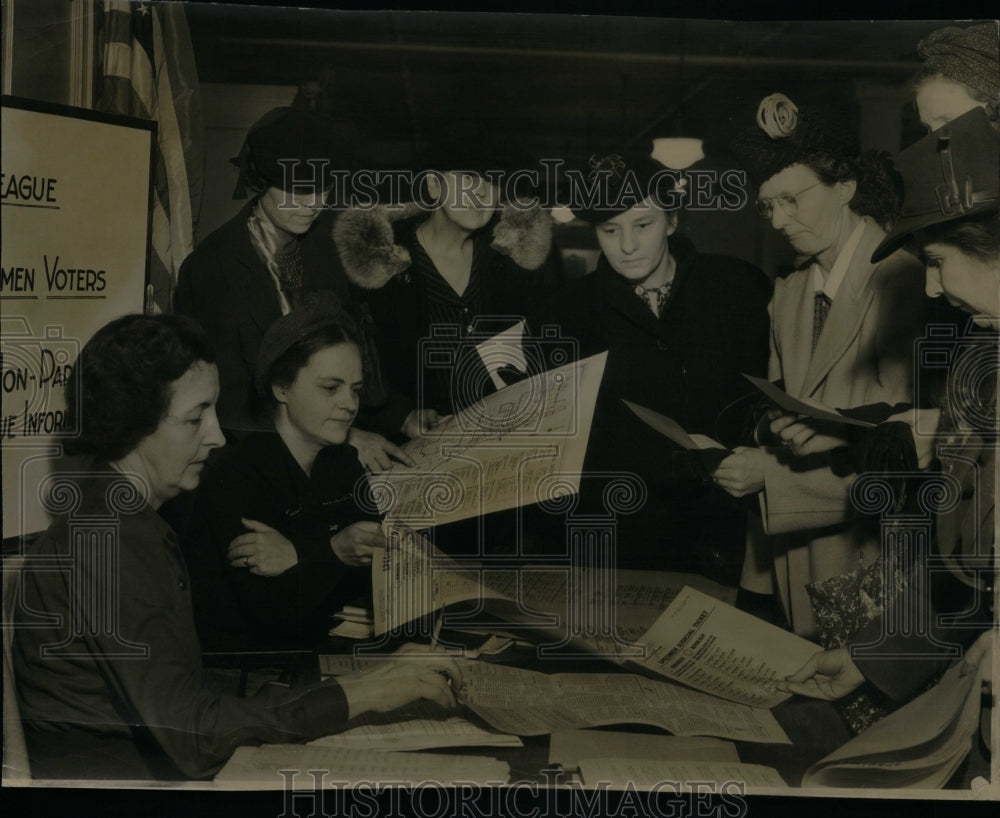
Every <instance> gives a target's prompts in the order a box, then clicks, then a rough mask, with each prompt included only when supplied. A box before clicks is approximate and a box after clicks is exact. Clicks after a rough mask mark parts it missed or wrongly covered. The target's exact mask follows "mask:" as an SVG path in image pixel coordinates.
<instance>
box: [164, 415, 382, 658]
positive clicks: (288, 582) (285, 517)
mask: <svg viewBox="0 0 1000 818" xmlns="http://www.w3.org/2000/svg"><path fill="white" fill-rule="evenodd" d="M363 475H364V471H363V469H362V468H361V464H360V463H359V462H358V460H357V453H356V451H355V450H354V449H353V448H352V447H350V446H346V445H342V446H328V447H327V448H325V449H323V450H322V451H321V452H320V453H319V455H318V456H317V458H316V462H315V463H314V464H313V468H312V473H311V474H310V475H309V476H307V475H306V474H305V472H304V471H302V468H301V467H300V466H299V464H298V463H297V462H296V460H295V459H294V458H293V457H292V454H291V452H289V450H288V447H287V446H285V443H284V441H282V439H281V438H280V437H279V436H278V434H277V433H275V432H270V433H267V432H261V433H258V434H254V435H251V436H250V437H248V438H246V439H245V440H242V441H240V442H239V443H238V444H236V445H235V446H233V447H231V448H229V449H227V450H224V451H223V452H222V455H221V456H220V457H219V458H218V459H217V460H216V461H215V462H213V463H210V464H209V465H208V466H206V468H205V472H204V474H203V475H202V480H201V484H200V486H199V487H198V491H197V495H196V498H195V502H194V511H193V514H192V519H191V521H190V523H189V525H188V527H187V528H186V530H185V531H184V532H183V534H182V541H183V544H184V550H185V554H186V556H187V559H188V563H189V565H190V566H191V576H192V584H193V587H192V595H193V599H194V611H195V621H196V624H197V626H198V633H199V635H200V637H201V641H202V649H203V650H204V651H206V652H217V651H251V650H262V651H268V650H300V649H308V648H314V647H316V645H318V644H319V643H320V642H321V641H322V639H323V637H324V636H326V634H327V632H328V631H329V629H330V627H331V626H332V625H333V624H335V623H333V622H331V619H330V615H331V614H332V613H335V612H336V611H337V610H339V609H340V608H341V607H342V606H343V604H344V603H345V602H350V601H352V600H354V599H356V598H358V597H364V596H365V595H366V594H370V593H371V572H370V570H369V569H367V568H364V569H363V568H355V567H350V566H347V565H345V564H344V563H342V562H341V561H340V560H339V559H338V558H337V556H336V555H335V554H334V552H333V549H332V548H331V546H330V538H331V537H332V536H333V535H334V534H335V533H336V532H338V531H340V530H343V529H344V528H346V527H347V526H349V525H351V524H353V523H355V522H358V521H360V520H377V519H378V517H377V515H375V514H373V513H367V514H366V513H365V512H363V511H362V510H361V509H359V508H358V506H357V505H356V504H355V502H354V490H355V484H356V483H357V481H358V480H359V478H362V477H363ZM241 517H246V518H249V519H252V520H257V521H258V522H262V523H264V524H266V525H269V526H271V527H272V528H274V529H277V530H278V531H280V532H281V533H282V534H283V535H284V536H285V537H287V538H288V539H289V540H290V541H291V542H292V544H293V545H294V546H295V550H296V553H297V554H298V564H296V565H294V566H292V567H291V568H289V569H288V570H287V571H284V572H283V573H281V574H279V575H277V576H274V577H263V576H257V575H255V574H252V573H250V571H249V570H248V569H246V568H234V567H232V566H230V564H229V560H228V559H226V551H227V549H228V547H229V543H230V542H232V541H233V540H234V539H235V538H236V537H238V536H239V535H241V534H245V533H247V532H248V531H249V529H247V528H246V527H245V526H244V525H243V524H242V523H241V522H240V518H241Z"/></svg>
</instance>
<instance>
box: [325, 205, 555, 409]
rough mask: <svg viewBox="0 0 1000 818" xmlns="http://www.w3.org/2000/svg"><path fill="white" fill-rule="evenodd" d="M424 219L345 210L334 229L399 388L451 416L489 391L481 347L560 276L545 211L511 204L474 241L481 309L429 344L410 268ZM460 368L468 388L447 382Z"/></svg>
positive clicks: (429, 330)
mask: <svg viewBox="0 0 1000 818" xmlns="http://www.w3.org/2000/svg"><path fill="white" fill-rule="evenodd" d="M508 211H509V212H508ZM425 218H426V213H423V212H422V211H420V210H419V209H418V208H416V207H414V206H409V207H407V208H404V209H403V210H401V211H398V212H396V211H388V210H387V209H385V208H375V209H373V210H363V211H362V210H349V211H346V212H345V213H343V214H342V215H341V216H340V217H339V218H338V220H337V223H336V227H335V231H334V235H335V239H336V245H337V250H338V252H339V254H340V257H341V260H342V262H343V264H344V269H345V271H346V273H347V275H348V276H349V277H350V279H351V281H352V282H353V283H355V284H357V285H358V286H359V287H360V288H361V289H362V290H363V291H364V299H365V301H366V302H367V303H368V305H369V308H370V310H371V314H372V316H373V318H374V322H375V325H376V327H377V338H378V350H379V358H380V360H381V361H382V367H383V372H384V374H385V376H386V380H387V382H388V383H389V384H391V387H392V390H393V392H395V393H399V394H400V395H403V396H405V397H406V399H407V403H408V406H409V408H411V409H412V408H425V409H437V410H438V411H439V412H441V413H449V414H450V413H451V412H452V411H454V410H455V408H457V407H462V406H465V405H468V404H469V403H471V402H473V401H474V400H476V399H478V398H479V397H482V396H483V395H484V394H489V392H491V391H493V387H492V386H491V381H490V380H489V378H488V376H487V373H486V370H485V368H484V367H483V366H481V364H480V363H479V360H478V357H477V356H476V354H475V352H474V347H475V345H476V344H477V343H479V342H480V341H483V340H486V339H487V338H489V337H491V336H493V335H495V334H496V333H497V332H499V331H501V330H503V329H506V328H508V327H510V326H513V325H514V324H515V323H516V322H517V320H518V319H520V318H525V317H526V316H527V313H528V312H529V310H530V307H531V305H532V304H533V303H536V302H537V299H538V298H539V297H541V295H542V294H543V293H544V292H546V291H548V290H550V289H551V288H552V287H553V285H554V282H558V281H561V274H562V268H561V262H560V260H559V257H558V253H557V252H556V251H555V250H554V247H553V245H552V237H551V222H550V219H549V217H548V215H547V214H546V213H544V212H543V211H522V212H514V211H513V210H510V209H505V210H504V212H503V214H502V215H501V216H500V217H499V218H498V220H497V221H496V223H495V224H493V223H491V225H492V227H491V226H487V228H484V230H483V231H481V232H480V233H478V234H477V235H475V236H474V237H473V242H474V258H475V261H474V266H475V267H476V269H477V270H478V274H479V276H480V281H481V286H482V289H481V297H480V303H481V309H480V310H479V312H478V314H475V315H473V314H472V313H471V311H469V310H466V312H465V313H464V314H463V315H462V321H461V324H460V325H459V326H458V334H457V336H456V335H454V334H452V335H450V336H448V339H447V340H444V341H441V342H435V343H433V344H429V343H427V341H426V340H425V339H430V338H431V337H432V335H434V333H435V328H434V323H433V318H432V316H431V314H430V309H429V307H428V294H427V290H426V288H425V286H424V283H423V279H422V277H421V275H419V274H418V273H417V272H416V271H415V270H414V269H413V265H414V262H413V257H414V255H415V254H416V253H418V252H420V251H419V249H418V241H417V238H416V235H415V231H416V229H417V227H418V226H419V225H420V223H421V222H422V221H423V220H424V219H425ZM469 365H471V367H470V368H469V369H468V371H466V369H465V368H466V367H467V366H469ZM456 369H458V370H461V371H463V372H465V377H464V378H463V384H465V385H470V384H471V387H470V388H464V387H463V388H460V389H456V390H453V389H452V388H451V385H452V381H451V374H452V372H454V371H455V370H456ZM401 421H402V417H401V418H400V422H401Z"/></svg>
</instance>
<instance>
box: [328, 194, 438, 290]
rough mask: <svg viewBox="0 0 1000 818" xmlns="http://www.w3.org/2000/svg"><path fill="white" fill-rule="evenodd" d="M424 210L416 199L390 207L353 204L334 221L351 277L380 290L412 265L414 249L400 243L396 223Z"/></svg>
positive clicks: (339, 250) (337, 242)
mask: <svg viewBox="0 0 1000 818" xmlns="http://www.w3.org/2000/svg"><path fill="white" fill-rule="evenodd" d="M421 212H423V211H422V210H421V208H420V205H418V204H417V203H416V202H410V203H409V204H406V205H404V206H403V207H402V208H392V209H389V208H388V207H386V206H385V205H376V206H375V207H373V208H370V209H361V208H351V209H350V210H345V211H344V212H343V213H341V214H340V215H339V216H338V217H337V220H336V221H335V222H334V223H333V243H334V244H335V245H336V246H337V254H338V255H339V256H340V262H341V264H343V265H344V271H345V272H346V273H347V277H348V278H349V279H350V280H351V281H353V282H354V283H355V284H357V285H358V286H359V287H361V288H362V289H365V290H378V289H380V288H382V287H384V286H385V285H386V284H388V283H389V279H391V278H392V277H393V276H397V275H399V274H400V273H401V272H403V271H404V270H406V269H407V268H408V267H409V266H410V262H411V259H410V251H409V250H407V249H406V248H405V247H401V246H400V245H398V244H396V237H395V235H394V234H393V229H392V226H393V224H394V223H395V222H398V221H403V220H404V219H410V218H413V217H414V216H416V215H418V214H419V213H421Z"/></svg>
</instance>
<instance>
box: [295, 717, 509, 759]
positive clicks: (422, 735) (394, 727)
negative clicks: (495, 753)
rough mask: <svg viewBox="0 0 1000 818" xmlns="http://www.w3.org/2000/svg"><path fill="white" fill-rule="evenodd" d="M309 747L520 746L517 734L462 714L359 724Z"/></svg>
mask: <svg viewBox="0 0 1000 818" xmlns="http://www.w3.org/2000/svg"><path fill="white" fill-rule="evenodd" d="M309 745H310V746H312V747H335V748H341V749H344V750H350V749H358V750H396V751H399V750H427V749H432V748H437V747H522V746H524V745H523V742H522V741H521V739H519V738H518V737H517V736H512V735H509V734H508V733H496V732H493V731H492V730H486V729H485V728H483V727H479V726H478V725H476V724H473V723H472V722H471V721H469V720H468V719H463V718H462V717H461V716H451V717H450V718H447V719H409V720H407V721H397V722H392V723H390V724H362V725H359V726H358V727H353V728H351V729H350V730H345V731H344V732H343V733H335V734H333V735H331V736H324V737H323V738H318V739H316V740H315V741H310V742H309Z"/></svg>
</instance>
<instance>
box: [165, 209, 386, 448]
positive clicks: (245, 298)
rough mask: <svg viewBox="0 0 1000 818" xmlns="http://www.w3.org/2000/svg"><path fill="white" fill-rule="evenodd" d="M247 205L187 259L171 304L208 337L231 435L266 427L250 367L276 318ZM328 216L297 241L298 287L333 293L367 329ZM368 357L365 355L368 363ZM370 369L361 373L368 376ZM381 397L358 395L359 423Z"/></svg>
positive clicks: (270, 283)
mask: <svg viewBox="0 0 1000 818" xmlns="http://www.w3.org/2000/svg"><path fill="white" fill-rule="evenodd" d="M253 206H254V202H253V201H252V202H250V203H249V204H247V205H246V207H244V208H243V209H242V210H240V212H239V213H238V214H237V215H236V216H234V217H233V218H232V219H230V220H229V221H228V222H226V223H225V224H224V225H222V227H220V228H218V229H217V230H215V231H214V232H213V233H211V234H210V235H209V236H208V237H207V238H206V239H205V240H204V241H203V242H202V243H201V244H199V245H198V247H197V248H195V251H194V252H193V253H191V255H190V256H188V257H187V259H185V261H184V263H183V264H182V265H181V270H180V275H179V278H178V282H177V291H176V293H175V300H174V308H175V310H176V311H177V312H179V313H181V314H182V315H188V316H190V317H192V318H194V319H195V320H196V321H197V322H198V323H199V324H201V326H202V327H203V328H204V329H205V331H206V332H207V333H208V337H209V338H210V339H211V341H212V346H213V348H214V349H215V354H216V356H217V360H218V365H219V402H218V407H217V411H218V415H219V422H220V424H221V425H222V427H223V429H225V430H226V431H227V433H230V432H236V433H237V435H239V434H240V433H242V434H246V433H247V432H248V431H254V430H261V429H266V428H267V427H268V426H269V423H268V422H267V421H265V420H262V419H261V417H260V411H259V410H260V406H259V399H258V398H257V395H256V393H255V391H254V368H255V366H256V364H257V352H258V350H259V349H260V342H261V340H262V339H263V338H264V333H265V332H267V330H268V328H269V327H270V326H271V324H273V323H274V322H275V321H276V320H277V319H278V318H280V317H281V307H280V304H279V301H278V294H277V291H276V290H275V286H274V281H273V280H272V279H271V275H270V273H269V272H268V270H267V267H266V266H265V264H264V262H262V261H261V259H260V257H259V256H258V255H257V251H256V250H255V249H254V247H253V244H252V243H251V241H250V232H249V230H248V229H247V219H248V218H249V216H250V214H251V212H252V210H253ZM332 222H333V215H332V214H331V213H329V212H324V213H323V214H321V215H320V216H319V218H318V219H317V220H316V223H315V224H313V226H312V228H311V229H310V230H309V232H308V233H306V234H305V236H303V237H302V238H301V239H300V248H301V253H302V268H303V287H302V291H303V293H304V294H305V293H310V292H316V291H319V290H325V291H330V292H333V293H334V294H335V295H336V296H337V298H338V299H339V300H340V302H341V304H343V305H344V307H345V308H346V309H347V310H348V311H349V312H351V313H352V314H353V315H354V317H355V319H356V320H358V321H359V322H360V325H361V330H362V332H367V333H371V327H370V323H371V322H370V318H368V316H367V314H366V313H365V311H364V305H363V302H362V301H360V300H359V299H358V296H357V288H356V287H355V286H354V285H352V284H351V282H350V281H348V279H347V276H346V275H345V274H344V271H343V268H342V267H341V266H340V263H339V261H338V259H337V253H336V251H335V248H334V246H333V240H332V239H331V236H330V231H331V225H332ZM365 327H367V329H365ZM370 357H372V356H366V363H368V360H367V359H368V358H370ZM371 375H372V373H370V372H366V373H365V377H366V380H367V381H371V380H372V378H371ZM376 380H378V376H376ZM366 388H367V384H366ZM386 400H387V399H386V396H385V395H384V394H374V393H373V394H371V395H367V394H363V395H362V407H363V410H364V411H363V414H362V415H361V416H359V425H363V426H365V427H366V428H373V429H378V428H379V424H378V422H377V419H376V420H373V421H371V422H366V420H365V419H366V417H367V416H368V415H371V413H372V412H373V411H374V410H375V409H378V408H381V407H382V405H383V404H384V403H385V401H386ZM365 411H367V413H368V415H366V414H365Z"/></svg>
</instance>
